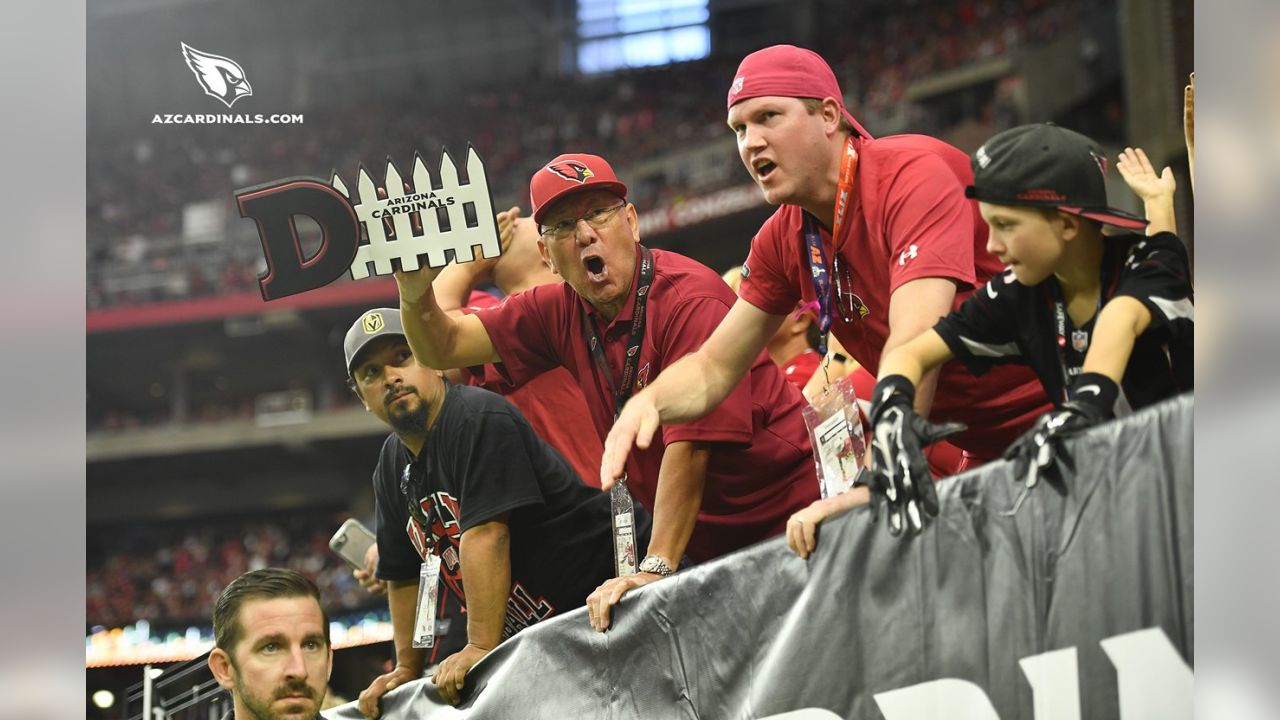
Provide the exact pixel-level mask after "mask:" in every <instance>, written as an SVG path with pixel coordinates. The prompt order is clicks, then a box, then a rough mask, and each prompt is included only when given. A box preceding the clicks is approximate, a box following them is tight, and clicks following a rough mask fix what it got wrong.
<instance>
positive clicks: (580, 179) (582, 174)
mask: <svg viewBox="0 0 1280 720" xmlns="http://www.w3.org/2000/svg"><path fill="white" fill-rule="evenodd" d="M547 170H548V171H549V172H553V173H555V174H556V175H559V176H560V177H562V178H564V179H565V180H572V181H574V182H576V183H585V182H586V181H587V178H591V177H595V176H596V174H595V173H593V172H591V168H589V167H587V166H586V165H583V164H582V163H580V162H578V161H577V160H565V161H564V162H558V163H553V164H551V165H548V166H547Z"/></svg>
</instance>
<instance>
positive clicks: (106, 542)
mask: <svg viewBox="0 0 1280 720" xmlns="http://www.w3.org/2000/svg"><path fill="white" fill-rule="evenodd" d="M341 520H342V516H341V515H339V514H335V513H316V512H310V513H299V514H296V515H290V516H289V517H288V518H287V519H283V520H282V519H280V517H279V516H273V517H272V518H262V517H259V518H243V517H237V518H232V519H227V520H225V521H216V520H205V521H200V522H198V523H178V524H170V525H159V524H154V523H147V524H139V525H134V526H128V527H112V528H98V529H94V528H90V529H89V547H88V550H89V553H88V575H87V584H86V588H85V591H86V593H85V594H86V609H85V622H86V625H87V626H88V627H90V628H92V627H94V626H103V627H107V628H112V627H123V626H125V625H130V624H133V623H134V622H136V621H138V620H146V621H148V622H149V623H150V624H151V626H152V627H153V628H164V627H171V628H181V627H185V626H186V625H195V626H205V625H208V623H209V617H210V615H211V613H212V611H213V603H214V601H215V600H216V599H217V597H218V594H219V593H221V592H222V590H223V588H225V587H226V586H227V583H229V582H231V581H232V580H234V579H235V578H237V577H239V576H240V575H242V574H243V573H245V572H248V571H249V570H256V569H259V568H264V567H288V568H291V569H294V570H297V571H298V572H301V573H302V574H304V575H306V576H307V577H309V578H311V579H312V580H313V581H314V582H315V583H316V584H317V585H318V586H319V587H320V590H321V592H322V593H323V596H324V598H325V602H326V604H327V607H328V609H329V610H330V612H331V613H333V612H341V611H344V610H355V609H360V608H364V607H369V606H373V605H377V604H378V602H377V600H378V599H377V598H373V597H371V596H370V595H369V594H368V593H367V592H365V591H364V590H363V589H361V588H360V586H359V585H358V584H357V583H356V582H355V579H354V578H352V576H351V568H350V567H349V566H347V564H346V563H345V562H343V560H342V559H341V558H339V557H338V556H337V555H335V554H334V553H333V551H332V550H330V549H329V545H328V543H329V538H330V536H331V535H332V534H333V531H334V529H336V528H337V527H338V525H339V524H340V522H341Z"/></svg>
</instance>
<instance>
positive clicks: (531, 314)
mask: <svg viewBox="0 0 1280 720" xmlns="http://www.w3.org/2000/svg"><path fill="white" fill-rule="evenodd" d="M562 305H563V292H562V289H561V287H560V286H559V285H540V286H538V287H534V288H531V289H529V290H526V291H525V292H521V293H516V294H515V295H510V296H508V297H507V298H506V299H505V300H503V301H502V303H501V304H499V305H496V306H494V307H491V308H484V309H480V310H476V311H475V316H476V317H477V318H479V319H480V322H481V323H483V324H484V329H485V330H486V331H488V333H489V341H490V342H492V343H493V347H494V349H495V350H497V351H498V357H500V358H502V362H500V363H495V364H493V365H491V366H489V368H487V370H486V374H488V373H490V372H495V371H496V373H497V374H498V375H500V376H501V377H502V378H503V379H505V380H506V382H507V386H508V387H509V388H510V389H515V388H518V387H520V386H521V385H524V384H525V383H527V382H529V381H530V380H532V379H533V378H535V377H537V376H538V375H541V374H542V373H544V372H546V371H547V370H550V369H552V368H554V367H558V366H560V365H561V364H562V361H561V358H560V355H559V352H558V350H559V347H560V343H559V342H556V341H554V338H565V337H567V333H568V330H569V328H567V327H562V326H563V325H565V323H564V321H563V317H564V313H563V312H560V308H561V306H562ZM496 379H497V378H493V377H486V378H485V379H484V382H485V385H486V387H488V386H490V385H491V384H496V383H494V381H495V380H496Z"/></svg>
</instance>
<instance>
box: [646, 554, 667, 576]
mask: <svg viewBox="0 0 1280 720" xmlns="http://www.w3.org/2000/svg"><path fill="white" fill-rule="evenodd" d="M639 570H640V572H642V573H653V574H654V575H661V576H662V577H668V576H670V575H672V574H673V573H675V570H672V569H671V566H670V565H668V564H667V561H666V560H663V559H662V558H660V557H658V556H657V555H645V556H644V559H643V560H641V561H640V567H639Z"/></svg>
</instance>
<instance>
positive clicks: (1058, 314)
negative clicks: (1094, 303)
mask: <svg viewBox="0 0 1280 720" xmlns="http://www.w3.org/2000/svg"><path fill="white" fill-rule="evenodd" d="M1100 285H1101V284H1100ZM1045 286H1046V287H1045V289H1046V291H1047V292H1048V293H1049V302H1050V304H1051V305H1052V307H1053V319H1054V325H1055V328H1054V330H1055V331H1056V333H1057V335H1056V337H1055V339H1054V343H1055V344H1056V345H1057V350H1058V366H1059V367H1060V368H1061V369H1062V399H1063V400H1066V399H1068V398H1067V390H1068V388H1070V387H1071V377H1072V375H1078V374H1079V373H1080V369H1081V368H1082V367H1083V366H1084V363H1083V362H1081V363H1079V364H1077V363H1075V362H1072V361H1071V360H1070V359H1068V356H1067V304H1066V302H1065V301H1064V300H1063V298H1062V288H1061V286H1059V285H1058V282H1057V281H1056V280H1054V279H1050V281H1049V282H1046V283H1045ZM1106 294H1107V293H1106V291H1105V288H1103V287H1101V286H1100V287H1099V288H1098V307H1097V309H1096V310H1094V313H1093V319H1092V320H1090V321H1089V322H1092V323H1095V324H1096V323H1097V322H1098V316H1099V315H1101V314H1102V300H1103V297H1104V296H1106ZM1088 324H1089V323H1085V325H1088ZM1072 327H1073V328H1075V325H1074V324H1073V325H1072ZM1075 329H1076V331H1077V332H1085V330H1084V329H1083V328H1075ZM1074 334H1075V333H1072V335H1073V336H1074ZM1086 335H1092V333H1091V332H1088V333H1086ZM1071 343H1072V348H1071V349H1072V350H1074V351H1075V352H1076V353H1077V354H1081V355H1083V354H1084V353H1087V352H1088V351H1089V346H1088V344H1086V345H1085V347H1084V349H1082V350H1077V349H1076V348H1075V339H1074V337H1073V338H1072V340H1071ZM1086 343H1087V341H1086ZM1073 371H1074V372H1073Z"/></svg>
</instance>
